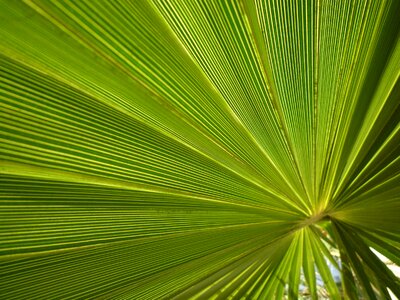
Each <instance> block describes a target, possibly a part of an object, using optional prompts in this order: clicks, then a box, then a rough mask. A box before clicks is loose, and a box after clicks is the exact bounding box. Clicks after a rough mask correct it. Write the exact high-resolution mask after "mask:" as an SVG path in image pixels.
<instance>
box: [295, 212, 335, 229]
mask: <svg viewBox="0 0 400 300" xmlns="http://www.w3.org/2000/svg"><path fill="white" fill-rule="evenodd" d="M328 219H329V215H328V214H326V213H323V212H321V213H319V214H315V215H311V216H310V217H308V218H307V219H305V220H303V221H302V222H300V227H307V226H310V225H313V224H316V223H318V222H320V221H322V220H328Z"/></svg>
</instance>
